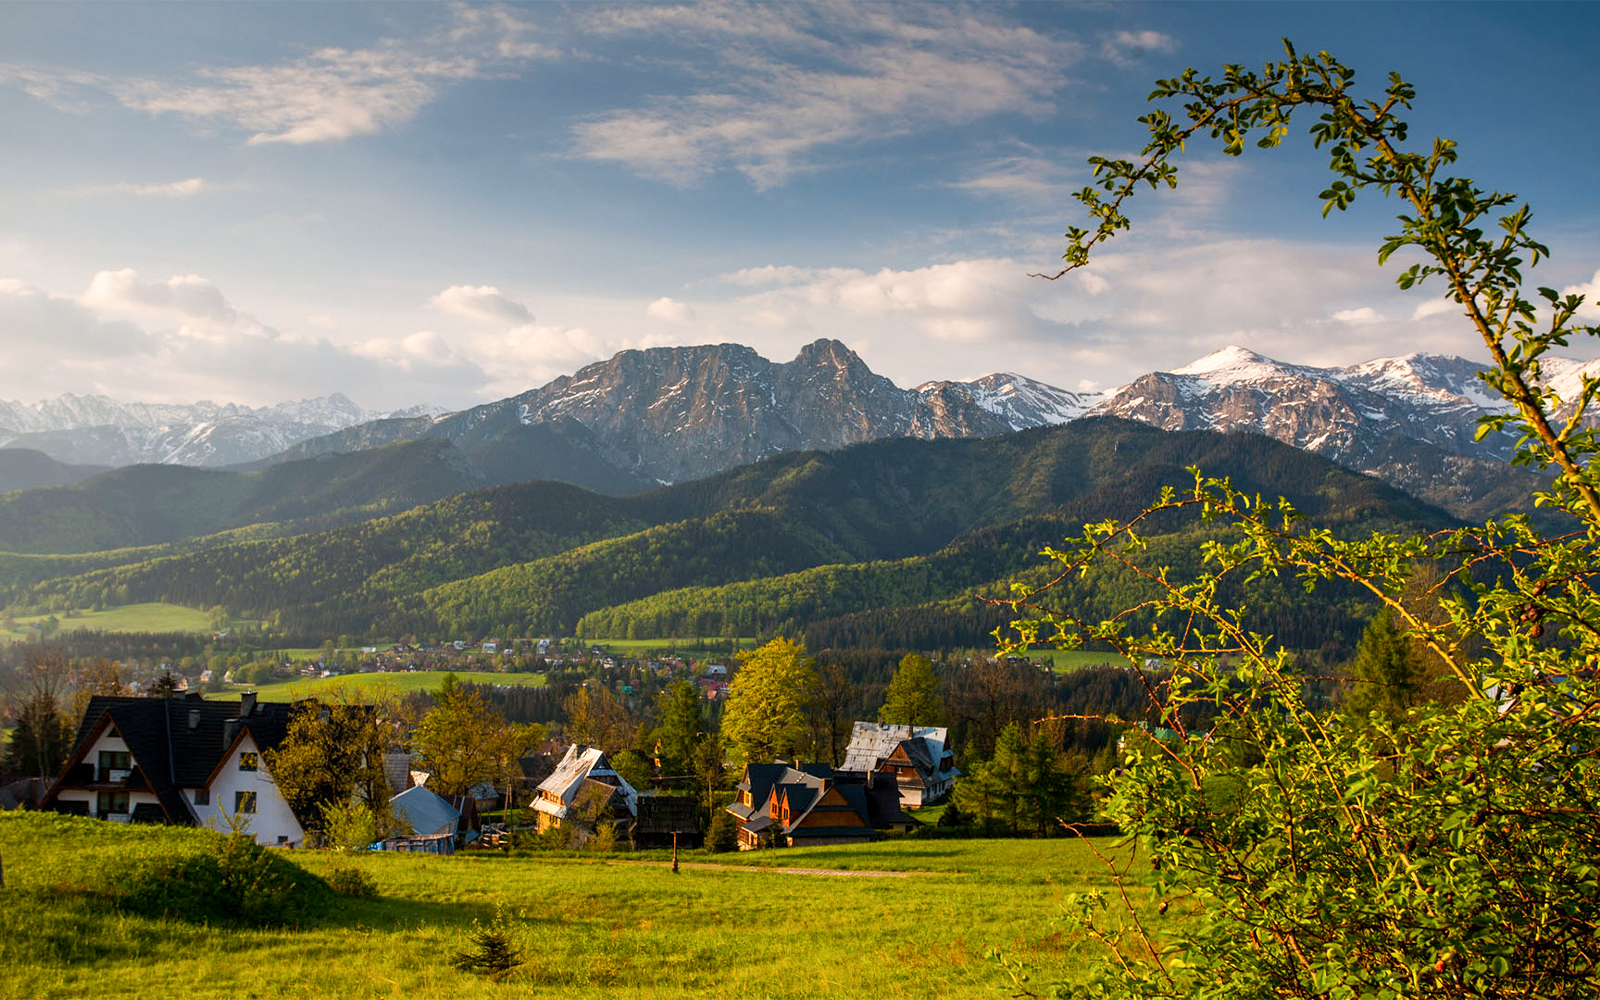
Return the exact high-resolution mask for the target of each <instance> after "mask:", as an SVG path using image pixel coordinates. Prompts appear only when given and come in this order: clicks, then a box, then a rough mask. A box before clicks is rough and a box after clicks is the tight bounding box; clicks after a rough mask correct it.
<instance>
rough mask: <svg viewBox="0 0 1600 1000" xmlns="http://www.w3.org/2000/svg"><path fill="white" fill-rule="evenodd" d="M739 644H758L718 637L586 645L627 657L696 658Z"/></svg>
mask: <svg viewBox="0 0 1600 1000" xmlns="http://www.w3.org/2000/svg"><path fill="white" fill-rule="evenodd" d="M729 642H736V643H738V644H739V645H738V648H740V649H746V650H748V649H754V648H756V647H757V646H758V645H760V643H758V642H757V641H756V640H755V639H754V638H753V637H749V636H747V637H745V638H743V639H719V638H716V637H702V638H699V639H594V640H589V641H586V642H585V643H584V645H585V648H587V647H588V646H599V647H600V648H601V649H606V650H609V651H611V652H613V653H622V654H624V655H626V656H640V655H642V654H645V653H662V654H666V653H677V654H679V655H683V656H693V657H696V658H699V657H702V656H705V655H707V654H712V655H717V656H725V655H727V644H728V643H729Z"/></svg>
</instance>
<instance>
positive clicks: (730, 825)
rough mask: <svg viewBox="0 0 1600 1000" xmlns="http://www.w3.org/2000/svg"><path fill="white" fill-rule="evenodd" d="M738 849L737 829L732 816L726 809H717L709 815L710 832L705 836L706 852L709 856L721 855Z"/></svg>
mask: <svg viewBox="0 0 1600 1000" xmlns="http://www.w3.org/2000/svg"><path fill="white" fill-rule="evenodd" d="M738 849H739V827H738V825H737V824H736V823H734V821H733V814H732V813H730V812H728V811H727V810H726V809H718V810H717V811H716V812H714V813H712V814H711V830H710V831H709V832H708V833H707V834H706V851H707V852H708V853H710V854H721V853H724V852H727V851H736V850H738Z"/></svg>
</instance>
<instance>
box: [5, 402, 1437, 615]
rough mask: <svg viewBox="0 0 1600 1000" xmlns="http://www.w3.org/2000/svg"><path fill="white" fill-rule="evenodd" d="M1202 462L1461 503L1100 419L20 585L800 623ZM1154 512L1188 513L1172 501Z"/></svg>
mask: <svg viewBox="0 0 1600 1000" xmlns="http://www.w3.org/2000/svg"><path fill="white" fill-rule="evenodd" d="M1196 464H1201V465H1204V466H1206V467H1207V468H1213V469H1220V470H1226V471H1227V472H1228V474H1230V475H1232V476H1233V477H1234V481H1235V483H1236V484H1237V485H1238V487H1239V488H1240V489H1244V490H1248V491H1252V492H1255V491H1259V492H1262V493H1266V494H1269V495H1276V494H1279V493H1283V494H1287V495H1289V496H1291V497H1294V498H1296V499H1297V501H1299V502H1300V503H1302V504H1303V505H1304V507H1305V509H1306V511H1307V513H1308V515H1309V516H1310V517H1312V518H1313V519H1314V520H1316V521H1317V522H1319V523H1322V524H1325V525H1330V526H1347V527H1349V526H1360V525H1368V526H1371V525H1413V526H1430V527H1436V526H1441V525H1444V524H1448V523H1451V522H1450V518H1449V517H1448V515H1446V514H1444V513H1443V512H1442V511H1439V510H1438V509H1437V508H1433V507H1430V506H1428V505H1426V504H1423V503H1421V502H1419V501H1417V500H1415V499H1413V498H1411V497H1409V496H1407V495H1406V494H1404V493H1401V492H1399V491H1397V490H1394V489H1392V488H1390V487H1387V486H1385V485H1383V484H1382V483H1379V482H1377V481H1376V480H1373V479H1369V478H1366V477H1362V476H1358V475H1356V474H1354V473H1351V472H1348V471H1347V470H1344V469H1342V468H1340V467H1339V466H1337V465H1334V464H1333V463H1331V462H1329V461H1327V460H1325V459H1322V458H1319V457H1317V456H1315V455H1311V454H1308V453H1306V452H1301V451H1297V450H1295V449H1293V448H1290V447H1288V446H1286V445H1282V444H1279V443H1277V442H1275V441H1272V440H1271V439H1269V438H1265V437H1262V436H1259V435H1248V434H1238V435H1221V434H1214V433H1207V432H1186V433H1169V432H1164V431H1159V430H1156V429H1153V428H1150V427H1147V426H1144V425H1141V424H1136V423H1131V422H1127V421H1121V420H1116V419H1091V420H1085V421H1079V422H1075V423H1073V424H1069V425H1066V426H1063V427H1059V428H1051V429H1040V430H1032V431H1023V432H1020V433H1016V434H1010V435H1005V436H1001V437H994V438H983V439H968V440H938V441H917V440H908V439H898V440H886V441H878V442H872V443H869V444H865V445H858V446H856V447H853V448H848V449H844V450H842V451H831V452H799V453H790V454H785V455H781V456H778V457H776V458H773V459H769V460H767V461H764V462H759V463H755V464H753V465H749V466H743V467H740V468H738V469H734V470H731V471H729V472H725V473H722V474H720V475H717V476H712V477H709V478H707V479H703V480H697V481H695V482H691V483H684V484H681V485H678V486H672V487H666V488H663V489H659V490H655V491H652V492H650V493H647V494H642V495H638V496H632V497H607V496H602V495H599V494H595V493H591V492H588V491H585V490H581V489H579V488H577V487H573V486H568V485H565V484H560V483H526V484H520V485H516V486H505V487H496V488H493V489H488V490H481V491H478V492H474V493H468V494H463V495H460V496H455V497H451V498H449V499H447V500H443V501H440V502H437V503H434V504H430V505H427V506H424V507H420V508H417V509H415V510H411V511H407V512H405V513H402V514H397V515H392V516H388V517H382V518H378V519H375V520H372V521H367V522H363V523H361V524H355V525H350V526H347V527H343V528H339V529H335V530H330V531H325V532H318V533H313V534H309V535H303V536H297V537H292V538H265V539H255V540H249V541H241V542H227V543H220V544H217V545H215V546H212V547H209V548H207V549H205V550H203V551H199V552H192V553H185V554H176V555H170V556H164V557H161V558H157V559H153V560H146V561H141V562H137V563H133V564H130V565H125V566H117V567H112V568H106V569H101V570H96V571H93V572H88V573H81V574H79V575H75V576H68V577H63V578H59V579H54V580H46V581H44V582H42V583H38V584H34V585H32V586H27V585H21V584H19V585H15V586H13V587H12V588H11V589H10V591H9V593H8V597H9V603H10V604H12V605H14V606H21V607H35V608H40V609H46V608H49V609H66V608H82V607H93V606H104V605H112V604H122V603H130V602H135V601H171V602H174V603H179V604H186V605H190V606H198V607H211V606H214V605H217V604H220V605H223V606H224V607H226V608H227V609H228V610H229V611H230V612H231V613H233V614H235V615H238V616H240V617H245V618H258V619H263V620H267V621H269V622H275V623H276V624H277V625H278V626H280V627H282V628H285V629H289V630H292V631H297V632H317V633H323V634H338V633H349V634H387V635H404V634H416V635H451V636H458V635H460V636H470V635H481V634H484V633H488V632H501V631H510V632H521V631H524V630H528V629H532V630H534V631H540V632H563V631H568V630H571V629H573V628H575V627H577V626H578V624H579V622H580V621H582V620H583V619H584V617H585V616H586V615H591V614H595V613H597V612H602V613H601V614H598V615H596V617H594V618H592V619H590V622H589V624H588V625H586V626H585V628H586V629H589V628H591V626H592V627H593V629H594V630H596V631H597V632H598V631H605V632H608V633H610V634H613V635H615V634H619V633H620V634H626V633H627V631H628V629H629V628H632V629H633V631H634V632H635V633H636V634H645V635H649V634H656V633H663V632H664V633H670V632H674V631H678V630H680V629H683V628H693V627H694V626H695V625H696V624H697V623H698V624H699V625H707V624H709V623H710V622H711V621H712V618H713V617H714V618H715V620H716V622H717V625H718V627H717V628H713V629H708V631H725V630H727V629H728V628H730V627H731V628H734V629H736V630H742V629H743V628H745V627H749V626H754V627H756V628H758V629H763V628H773V627H778V626H792V627H800V626H804V625H806V624H808V623H811V622H814V621H819V620H825V619H834V618H838V617H840V616H846V615H853V614H861V613H866V612H870V611H873V610H875V609H884V608H896V607H905V608H914V607H917V606H919V605H925V604H926V603H927V602H930V601H942V600H949V599H952V598H962V597H963V595H970V591H971V590H972V588H974V587H977V586H980V585H986V584H988V583H990V582H992V581H996V580H1000V579H1003V578H1005V577H1006V576H1007V575H1008V574H1012V573H1015V572H1017V571H1019V570H1022V569H1024V568H1026V567H1027V566H1029V565H1030V564H1037V559H1036V553H1037V552H1038V551H1039V550H1040V549H1041V548H1042V547H1043V546H1044V545H1046V544H1048V543H1050V542H1051V541H1052V540H1054V539H1057V538H1059V537H1061V535H1062V534H1063V533H1065V532H1067V531H1070V530H1072V529H1073V528H1075V527H1076V526H1077V525H1079V524H1082V523H1083V522H1085V521H1089V520H1098V519H1101V518H1104V517H1108V516H1124V515H1127V514H1129V513H1131V512H1133V511H1136V510H1138V509H1139V506H1140V504H1141V503H1142V502H1143V501H1144V499H1145V498H1146V497H1148V496H1149V495H1150V494H1151V493H1152V492H1153V491H1155V490H1158V489H1159V488H1160V487H1161V486H1163V485H1172V484H1179V485H1181V484H1182V483H1184V482H1186V481H1188V480H1189V478H1190V477H1189V474H1188V473H1187V472H1185V471H1184V470H1185V468H1186V467H1188V466H1192V465H1196ZM1157 527H1158V528H1159V529H1160V531H1159V533H1172V532H1177V531H1185V530H1188V526H1186V525H1184V524H1183V523H1180V522H1178V521H1176V520H1175V521H1173V522H1172V523H1170V524H1166V525H1160V526H1157ZM819 567H823V568H819ZM791 574H798V575H791ZM686 587H700V588H713V590H710V591H691V592H683V588H686ZM629 602H640V603H638V604H630V603H629ZM696 602H698V603H699V606H698V607H697V608H691V607H690V605H691V604H694V603H696ZM618 605H624V606H625V607H623V608H621V609H617V610H613V611H611V612H603V609H608V608H610V609H616V608H617V606H618ZM758 605H761V606H762V610H760V612H759V613H756V612H754V611H753V610H751V609H755V608H756V607H757V606H758ZM780 610H781V611H782V614H781V615H777V614H776V613H777V612H778V611H780ZM608 614H609V616H610V617H609V619H607V617H606V616H607V615H608ZM708 615H710V616H712V617H707V616H708ZM603 620H604V621H608V622H609V624H606V625H604V626H602V625H601V622H602V621H603ZM641 630H642V631H641ZM696 630H699V629H696Z"/></svg>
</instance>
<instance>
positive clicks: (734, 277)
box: [718, 264, 859, 288]
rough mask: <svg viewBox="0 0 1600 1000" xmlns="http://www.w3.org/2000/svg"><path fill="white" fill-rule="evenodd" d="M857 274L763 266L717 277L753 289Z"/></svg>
mask: <svg viewBox="0 0 1600 1000" xmlns="http://www.w3.org/2000/svg"><path fill="white" fill-rule="evenodd" d="M856 273H859V272H856V271H853V270H850V269H848V268H814V267H796V266H795V265H793V264H765V265H763V266H761V267H742V268H740V269H739V270H737V271H730V272H728V273H727V274H723V275H719V276H718V278H719V279H720V280H722V281H727V282H730V283H732V284H735V285H748V286H751V287H753V288H760V287H765V286H768V285H797V284H799V283H801V282H803V281H812V280H815V279H816V278H819V277H825V276H829V275H832V276H835V277H837V276H841V275H847V274H856Z"/></svg>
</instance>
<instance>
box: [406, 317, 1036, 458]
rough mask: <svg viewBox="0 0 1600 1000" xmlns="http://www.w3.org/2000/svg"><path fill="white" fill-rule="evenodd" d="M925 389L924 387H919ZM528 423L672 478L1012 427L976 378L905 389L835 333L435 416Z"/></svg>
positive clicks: (456, 421) (656, 352)
mask: <svg viewBox="0 0 1600 1000" xmlns="http://www.w3.org/2000/svg"><path fill="white" fill-rule="evenodd" d="M925 388H926V387H925ZM512 423H515V424H520V425H522V426H524V427H535V426H539V425H558V426H559V425H572V424H575V425H577V426H578V427H581V428H583V430H584V431H586V432H587V433H588V434H589V435H592V442H593V447H594V449H595V451H596V454H597V455H598V456H599V457H600V458H601V459H603V460H604V461H605V462H607V463H608V464H610V465H613V466H615V467H616V468H618V469H622V470H625V471H628V472H631V473H634V474H637V475H639V476H642V477H645V478H647V479H650V480H653V481H656V482H662V483H669V482H680V481H683V480H686V479H696V478H699V477H701V476H706V475H710V474H711V473H714V472H720V471H722V470H723V469H728V468H732V467H733V466H736V465H744V464H747V463H750V462H754V461H757V460H759V459H762V458H766V457H767V456H769V455H776V454H778V453H780V452H785V451H794V450H803V449H814V448H820V449H836V448H843V447H845V446H847V445H852V444H858V443H861V442H863V441H874V440H877V439H878V438H885V437H921V438H935V437H970V436H974V435H985V434H1000V433H1004V432H1006V431H1009V430H1011V429H1012V428H1011V423H1010V422H1009V421H1008V420H1007V419H1006V417H1005V416H1003V415H1001V414H1000V413H998V412H996V411H995V410H993V409H990V408H986V407H984V406H982V405H980V403H979V402H978V399H977V395H976V393H975V391H974V389H973V388H972V387H971V386H968V385H966V384H963V383H938V384H937V387H936V388H935V389H932V390H930V391H927V392H924V391H921V390H917V389H901V388H899V387H898V386H896V385H895V384H894V383H893V382H891V381H889V380H888V379H886V378H884V377H883V376H881V375H875V374H873V372H872V370H871V369H869V368H868V367H867V366H866V363H865V362H863V361H862V360H861V358H859V357H858V356H857V355H856V354H855V352H853V351H851V350H850V349H849V348H847V347H845V346H844V345H843V344H841V343H839V342H838V341H836V340H818V341H816V342H815V343H812V344H808V345H806V346H805V347H804V348H802V349H801V351H800V354H799V356H797V357H796V358H795V359H794V360H793V361H790V362H787V363H782V364H779V363H774V362H772V361H768V360H767V359H766V358H763V357H762V356H761V355H759V354H757V353H756V352H755V351H753V350H751V349H750V348H748V347H743V346H740V345H738V344H715V345H706V346H700V347H656V348H651V349H649V350H645V351H624V352H622V353H621V354H618V355H617V356H615V357H613V358H611V359H610V360H609V361H602V362H599V363H596V364H592V365H589V366H588V367H586V368H583V369H581V370H580V371H578V372H577V373H576V374H573V375H570V376H563V377H561V378H558V379H556V380H555V381H553V382H551V383H549V384H548V385H545V386H542V387H541V388H538V389H534V390H532V391H530V392H525V393H523V394H521V395H519V396H513V397H511V398H510V399H504V400H500V401H498V402H494V403H488V404H485V405H483V406H478V407H474V408H473V409H470V410H466V411H463V412H461V413H458V414H455V415H453V416H450V417H446V418H444V419H443V420H441V421H439V422H438V423H437V424H436V425H434V427H433V428H431V429H430V430H429V432H428V433H429V435H430V436H441V437H448V438H450V439H451V440H454V441H457V442H458V446H459V444H460V442H462V441H463V440H472V439H475V438H482V437H484V436H485V435H492V434H498V433H503V431H504V430H505V429H506V428H507V427H508V426H509V425H510V424H512Z"/></svg>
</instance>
